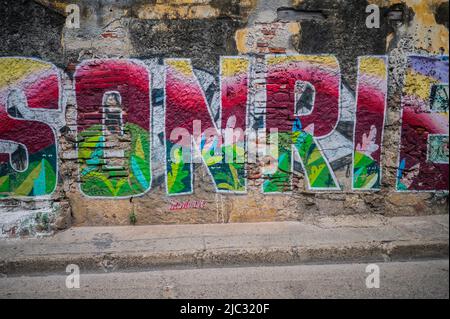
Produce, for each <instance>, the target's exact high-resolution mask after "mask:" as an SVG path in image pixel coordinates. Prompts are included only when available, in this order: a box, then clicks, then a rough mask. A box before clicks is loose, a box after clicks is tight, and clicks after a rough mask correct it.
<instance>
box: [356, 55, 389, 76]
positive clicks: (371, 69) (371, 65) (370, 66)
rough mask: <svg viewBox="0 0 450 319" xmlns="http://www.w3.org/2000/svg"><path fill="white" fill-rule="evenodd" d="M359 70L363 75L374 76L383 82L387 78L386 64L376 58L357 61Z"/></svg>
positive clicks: (364, 58) (363, 58)
mask: <svg viewBox="0 0 450 319" xmlns="http://www.w3.org/2000/svg"><path fill="white" fill-rule="evenodd" d="M359 70H360V72H362V73H363V74H368V75H375V76H377V77H379V78H382V79H383V80H384V79H386V78H387V74H386V63H385V61H384V60H383V59H382V58H378V57H362V58H361V59H360V60H359Z"/></svg>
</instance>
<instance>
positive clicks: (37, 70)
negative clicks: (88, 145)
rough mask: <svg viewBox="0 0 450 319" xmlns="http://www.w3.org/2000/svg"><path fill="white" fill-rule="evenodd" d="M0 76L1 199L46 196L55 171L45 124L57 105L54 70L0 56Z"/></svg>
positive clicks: (51, 136)
mask: <svg viewBox="0 0 450 319" xmlns="http://www.w3.org/2000/svg"><path fill="white" fill-rule="evenodd" d="M0 74H1V77H0V121H1V125H0V197H17V196H42V195H50V194H52V193H53V191H54V190H55V188H56V184H57V173H58V159H57V156H58V152H57V141H56V135H55V132H54V130H53V129H52V127H51V126H50V125H49V123H52V122H54V120H55V118H58V114H57V113H56V112H57V111H58V110H59V108H60V107H61V94H62V92H61V83H60V78H59V73H58V70H57V69H56V67H55V66H53V65H52V64H50V63H47V62H43V61H38V60H34V59H27V58H1V59H0ZM55 111H56V112H55Z"/></svg>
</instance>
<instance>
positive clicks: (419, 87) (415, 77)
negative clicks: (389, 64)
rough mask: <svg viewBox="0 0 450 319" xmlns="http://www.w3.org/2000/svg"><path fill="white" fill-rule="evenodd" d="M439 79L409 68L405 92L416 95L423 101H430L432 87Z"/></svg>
mask: <svg viewBox="0 0 450 319" xmlns="http://www.w3.org/2000/svg"><path fill="white" fill-rule="evenodd" d="M436 83H438V81H437V80H436V79H434V78H432V77H430V76H426V75H423V74H420V73H417V72H415V71H412V70H408V72H407V73H406V80H405V87H404V89H403V92H404V94H406V95H412V96H416V97H418V98H420V99H422V100H423V101H428V99H429V98H430V87H431V85H432V84H436Z"/></svg>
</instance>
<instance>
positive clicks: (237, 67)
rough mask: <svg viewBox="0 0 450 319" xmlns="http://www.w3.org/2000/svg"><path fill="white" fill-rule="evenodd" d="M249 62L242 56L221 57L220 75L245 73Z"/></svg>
mask: <svg viewBox="0 0 450 319" xmlns="http://www.w3.org/2000/svg"><path fill="white" fill-rule="evenodd" d="M248 66H249V62H248V60H247V59H242V58H222V74H221V75H222V76H225V77H232V76H236V75H238V74H242V73H244V74H245V73H247V70H248Z"/></svg>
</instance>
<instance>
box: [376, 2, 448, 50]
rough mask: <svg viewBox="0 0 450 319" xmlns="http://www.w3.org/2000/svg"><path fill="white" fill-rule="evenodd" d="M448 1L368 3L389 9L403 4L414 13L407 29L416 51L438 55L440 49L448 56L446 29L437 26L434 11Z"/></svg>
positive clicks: (439, 25)
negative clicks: (425, 51) (421, 50)
mask: <svg viewBox="0 0 450 319" xmlns="http://www.w3.org/2000/svg"><path fill="white" fill-rule="evenodd" d="M447 1H448V0H370V1H369V3H371V4H376V5H378V6H380V7H390V6H392V5H394V4H399V3H404V4H406V5H407V6H408V7H410V8H412V10H413V11H414V18H413V20H412V22H411V26H409V29H410V30H411V32H412V36H413V39H414V42H415V43H414V45H415V47H416V48H417V49H425V50H427V51H428V52H430V53H440V52H441V48H443V49H444V52H445V53H446V54H448V37H449V33H448V29H447V28H446V27H445V26H443V25H441V24H437V22H436V19H435V17H434V9H435V8H437V7H438V6H439V5H440V4H442V3H444V2H447Z"/></svg>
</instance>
